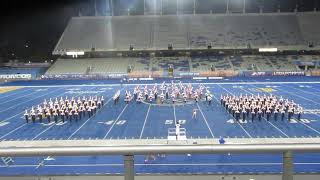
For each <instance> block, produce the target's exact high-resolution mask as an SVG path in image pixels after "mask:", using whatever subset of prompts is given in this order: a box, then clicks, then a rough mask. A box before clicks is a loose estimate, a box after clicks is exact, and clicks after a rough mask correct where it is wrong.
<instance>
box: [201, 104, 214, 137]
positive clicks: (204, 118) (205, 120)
mask: <svg viewBox="0 0 320 180" xmlns="http://www.w3.org/2000/svg"><path fill="white" fill-rule="evenodd" d="M197 106H198V108H199V111H200V113H201V115H202V117H203V120H204V122H205V123H206V125H207V127H208V129H209V131H210V134H211V136H212V138H214V135H213V133H212V130H211V128H210V126H209V124H208V121H207V118H206V117H205V116H204V114H203V112H202V110H201V108H200V106H199V104H198V103H197Z"/></svg>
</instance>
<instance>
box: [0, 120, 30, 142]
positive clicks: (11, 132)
mask: <svg viewBox="0 0 320 180" xmlns="http://www.w3.org/2000/svg"><path fill="white" fill-rule="evenodd" d="M26 125H27V123H24V124H22V125H21V126H19V127H17V128H15V129H13V130H11V131H10V132H8V133H7V134H5V135H3V136H1V137H0V139H3V138H4V137H6V136H8V135H9V134H11V133H13V132H15V131H17V130H19V129H20V128H22V127H24V126H26Z"/></svg>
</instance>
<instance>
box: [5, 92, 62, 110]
mask: <svg viewBox="0 0 320 180" xmlns="http://www.w3.org/2000/svg"><path fill="white" fill-rule="evenodd" d="M58 90H60V89H56V90H53V91H49V92H48V93H45V94H43V95H41V96H37V97H35V98H32V99H29V100H28V101H23V102H21V103H18V104H15V105H14V106H11V107H9V108H7V109H4V110H2V111H0V113H2V112H5V111H7V110H9V109H12V108H14V107H16V106H19V105H21V104H24V103H27V102H30V101H33V100H35V99H37V98H39V97H43V96H46V95H48V94H52V93H54V92H56V91H58Z"/></svg>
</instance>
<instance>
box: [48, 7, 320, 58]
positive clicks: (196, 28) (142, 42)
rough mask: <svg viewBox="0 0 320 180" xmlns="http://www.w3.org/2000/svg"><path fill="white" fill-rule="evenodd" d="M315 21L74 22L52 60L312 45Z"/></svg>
mask: <svg viewBox="0 0 320 180" xmlns="http://www.w3.org/2000/svg"><path fill="white" fill-rule="evenodd" d="M319 17H320V15H319V14H317V13H314V14H308V13H306V14H302V15H301V14H268V15H266V14H264V15H257V14H251V15H250V14H249V15H239V14H238V15H235V14H232V15H181V16H175V15H165V16H115V17H74V18H72V19H71V20H70V22H69V24H68V26H67V28H66V30H65V32H64V33H63V35H62V36H61V39H60V41H59V42H58V44H57V46H56V48H55V50H54V52H53V53H54V54H64V53H65V52H66V51H71V50H82V51H92V50H101V51H113V50H125V51H127V50H128V49H129V46H130V44H131V45H133V46H134V49H137V50H149V49H158V50H161V49H167V48H168V44H172V45H173V49H190V48H193V49H195V48H206V47H207V45H208V44H209V43H211V44H212V47H213V48H228V47H229V48H230V47H232V48H247V47H248V45H250V46H251V47H254V48H257V47H266V46H273V47H274V46H276V47H285V46H299V47H300V46H302V47H307V46H308V42H313V43H314V44H315V45H318V44H319V42H320V35H318V33H317V32H319V30H320V25H319V23H318V19H319Z"/></svg>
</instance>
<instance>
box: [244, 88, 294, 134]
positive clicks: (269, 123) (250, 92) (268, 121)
mask: <svg viewBox="0 0 320 180" xmlns="http://www.w3.org/2000/svg"><path fill="white" fill-rule="evenodd" d="M252 86H253V87H255V88H257V86H254V85H252ZM241 90H242V91H244V92H248V93H249V94H251V95H253V93H252V92H250V91H247V90H245V89H243V88H241ZM269 94H271V93H269ZM263 120H265V121H266V122H267V123H269V124H270V125H271V126H272V127H274V128H275V129H277V130H278V131H279V132H280V133H281V134H283V135H284V136H286V137H287V138H288V137H289V136H288V135H287V134H286V133H284V132H283V131H282V130H281V129H280V128H278V127H277V126H276V125H274V124H273V123H272V122H270V121H267V119H266V118H265V117H263Z"/></svg>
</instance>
